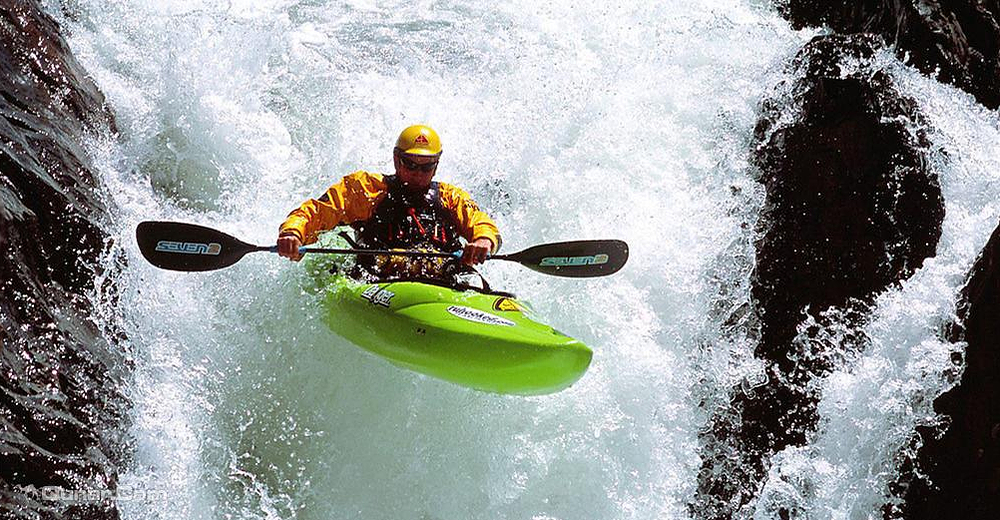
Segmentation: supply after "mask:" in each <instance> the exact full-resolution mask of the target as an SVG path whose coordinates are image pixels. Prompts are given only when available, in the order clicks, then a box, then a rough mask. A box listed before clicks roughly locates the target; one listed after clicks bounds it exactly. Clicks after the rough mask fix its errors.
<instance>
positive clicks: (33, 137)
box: [0, 1, 127, 518]
mask: <svg viewBox="0 0 1000 520" xmlns="http://www.w3.org/2000/svg"><path fill="white" fill-rule="evenodd" d="M113 124H114V123H113V118H112V115H111V113H110V112H109V111H108V110H107V109H106V107H105V104H104V98H103V96H102V95H101V93H100V92H98V90H97V88H96V86H95V85H94V83H93V82H92V81H91V80H90V79H89V78H88V77H87V76H86V74H85V73H84V71H83V69H82V68H81V67H80V65H79V64H78V63H77V62H76V60H75V59H74V58H73V56H72V55H71V53H70V51H69V49H68V47H67V45H66V42H65V41H64V40H63V39H62V37H61V36H60V35H59V27H58V26H57V25H56V24H55V22H54V21H53V20H52V19H51V18H50V17H48V16H47V15H45V14H43V13H42V12H41V9H40V7H39V6H38V5H37V3H36V2H34V1H3V2H0V250H3V251H4V254H3V255H2V258H0V342H2V351H0V517H3V518H11V517H13V518H18V517H20V518H116V517H117V516H118V515H117V511H116V509H115V508H114V506H113V505H111V504H110V503H108V502H103V503H102V502H96V503H76V504H74V503H69V502H61V501H55V500H49V499H47V498H46V495H45V493H44V492H43V491H44V490H46V489H49V490H50V491H51V489H50V488H48V487H49V486H59V487H61V488H65V489H107V488H113V487H114V486H115V485H116V473H115V462H116V461H117V460H119V459H120V458H121V453H122V450H121V443H122V441H121V435H120V433H119V432H120V431H121V428H120V425H121V422H122V418H123V417H124V414H125V410H126V400H125V398H124V396H123V394H122V392H123V382H124V380H125V377H126V375H127V369H126V363H125V361H124V358H123V355H122V353H121V352H120V351H119V349H118V347H117V346H116V345H115V344H113V343H112V341H113V340H114V338H115V337H116V334H117V333H118V332H117V331H116V330H114V329H113V328H109V327H108V326H107V325H105V326H104V328H99V327H98V325H97V322H98V320H97V319H96V316H95V314H96V313H98V312H101V311H99V310H98V308H97V307H96V306H95V301H102V300H104V301H105V303H112V302H109V301H108V300H109V299H111V298H113V286H111V285H105V286H104V287H100V288H95V283H94V280H95V274H96V273H97V265H98V262H99V256H100V255H101V254H102V252H104V251H106V250H107V249H108V245H109V243H108V235H107V234H106V233H105V231H103V228H104V227H105V226H107V225H108V223H109V214H108V212H107V210H106V209H105V205H104V202H103V201H102V200H101V198H100V196H99V193H100V190H99V189H98V186H97V183H96V182H95V180H94V177H93V174H92V166H91V164H90V161H89V159H88V158H87V154H86V153H85V152H84V150H83V148H82V144H81V141H82V140H83V138H84V136H85V135H87V134H88V133H93V132H108V131H112V130H113ZM100 322H101V323H104V324H107V323H109V322H113V320H108V319H107V316H105V317H104V318H103V319H101V320H100ZM109 338H111V339H109ZM49 496H50V497H51V495H49Z"/></svg>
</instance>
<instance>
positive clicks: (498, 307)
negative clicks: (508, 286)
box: [493, 297, 521, 312]
mask: <svg viewBox="0 0 1000 520" xmlns="http://www.w3.org/2000/svg"><path fill="white" fill-rule="evenodd" d="M493 310H495V311H502V312H520V311H521V306H520V305H518V304H517V302H515V301H514V300H511V299H510V298H505V297H500V298H497V299H496V301H494V302H493Z"/></svg>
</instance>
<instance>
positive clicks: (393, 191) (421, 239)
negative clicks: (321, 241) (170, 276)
mask: <svg viewBox="0 0 1000 520" xmlns="http://www.w3.org/2000/svg"><path fill="white" fill-rule="evenodd" d="M392 157H393V165H394V166H395V169H396V175H382V174H379V173H369V172H367V171H363V170H362V171H357V172H354V173H352V174H350V175H348V176H346V177H344V178H343V179H341V181H340V182H338V183H336V184H334V185H333V186H330V189H328V190H327V191H326V193H324V194H323V195H322V196H321V197H320V198H319V199H309V200H307V201H305V202H303V203H302V205H301V206H299V208H298V209H296V210H294V211H292V212H291V213H289V215H288V218H287V219H286V220H285V222H284V223H283V224H281V228H280V230H279V233H278V253H279V254H280V255H281V256H284V257H286V258H289V259H291V260H294V261H298V260H300V259H301V258H302V254H301V253H299V247H300V246H302V245H303V244H311V243H313V242H315V241H316V239H317V235H318V234H319V233H321V232H323V231H327V230H330V229H333V228H334V227H337V226H340V225H345V224H350V225H351V227H353V228H354V231H355V240H356V243H355V244H353V245H356V246H357V247H360V248H365V249H423V250H431V251H445V252H452V251H457V250H459V249H463V251H462V257H461V261H462V264H464V265H466V266H471V265H474V264H479V263H482V262H483V261H484V260H485V259H486V257H487V255H489V254H491V253H494V252H496V250H497V249H499V247H500V242H501V241H500V233H499V231H498V230H497V226H496V224H495V223H494V222H493V220H492V219H490V217H489V215H487V214H486V213H485V212H484V211H482V210H481V209H479V206H478V205H476V203H475V202H474V201H473V200H472V198H471V197H470V196H469V194H468V193H466V192H465V191H462V190H461V189H459V188H457V187H455V186H452V185H450V184H446V183H443V182H434V181H433V180H432V179H433V177H434V174H435V173H436V172H437V166H438V161H439V159H440V158H441V139H440V138H439V137H438V135H437V133H436V132H435V131H434V130H433V129H431V128H430V127H428V126H424V125H414V126H410V127H408V128H406V129H405V130H403V132H402V133H400V134H399V138H398V139H397V140H396V147H395V148H394V149H393V154H392ZM459 237H461V238H464V239H465V240H466V241H467V243H466V244H465V246H464V248H463V246H462V243H461V242H460V241H459ZM393 258H394V259H396V261H395V262H387V261H386V259H385V258H382V259H380V261H375V260H374V259H371V258H370V257H369V258H364V257H361V258H359V260H358V264H359V265H361V266H363V267H365V268H366V269H367V270H369V271H370V272H371V271H377V274H378V275H379V276H399V275H400V274H406V273H409V274H413V269H408V268H407V267H406V266H402V265H400V264H401V263H402V259H401V257H393ZM409 263H410V264H411V265H410V267H412V265H419V271H420V273H419V274H420V275H421V276H429V277H435V278H438V277H442V276H444V273H442V272H441V270H442V268H443V265H444V263H443V262H440V261H438V262H427V261H425V262H412V261H411V262H409Z"/></svg>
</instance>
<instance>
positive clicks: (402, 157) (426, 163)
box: [393, 152, 438, 191]
mask: <svg viewBox="0 0 1000 520" xmlns="http://www.w3.org/2000/svg"><path fill="white" fill-rule="evenodd" d="M437 163H438V157H437V156H426V155H409V154H404V153H399V152H394V153H393V164H395V166H396V175H399V180H401V181H403V185H404V186H406V187H407V188H408V189H410V190H411V191H427V188H430V186H431V179H432V178H434V173H435V172H437Z"/></svg>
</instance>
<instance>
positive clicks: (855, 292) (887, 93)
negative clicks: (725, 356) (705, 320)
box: [692, 35, 944, 520]
mask: <svg viewBox="0 0 1000 520" xmlns="http://www.w3.org/2000/svg"><path fill="white" fill-rule="evenodd" d="M882 46H883V43H882V41H881V39H880V38H879V37H877V36H872V35H852V36H830V37H820V38H817V39H815V40H813V41H812V42H810V43H809V44H808V45H806V46H805V47H804V48H803V49H802V51H801V52H800V53H799V54H798V56H797V57H796V58H795V60H794V62H793V63H792V65H791V75H792V76H793V77H795V78H797V79H796V80H795V82H794V84H793V85H789V86H784V85H783V86H779V88H777V89H776V91H777V92H786V93H788V92H790V94H786V95H782V96H778V97H775V98H772V99H770V100H768V101H767V102H765V103H764V106H763V110H762V117H761V119H760V121H759V123H758V127H757V132H756V143H757V144H756V146H755V150H754V153H753V161H754V164H755V166H756V167H757V170H758V171H759V173H760V177H759V179H758V180H759V181H760V182H761V183H762V184H763V185H764V187H765V190H766V199H765V206H764V209H763V213H762V215H761V217H760V220H759V228H758V235H759V237H760V238H759V240H758V242H757V252H756V265H757V268H756V272H755V275H754V278H753V280H752V295H753V299H754V304H755V306H756V309H757V315H758V318H759V321H760V340H759V343H758V346H757V348H756V352H755V355H756V356H757V357H758V358H760V359H761V360H763V362H764V365H765V367H766V368H765V370H766V376H767V377H766V378H764V380H763V381H761V382H759V384H757V385H755V387H754V388H753V389H752V391H746V389H747V387H746V385H741V386H740V387H738V388H736V389H734V390H733V395H732V401H731V404H730V407H729V408H727V409H723V410H720V411H719V412H718V413H716V415H715V416H714V417H713V419H712V420H711V422H710V425H709V428H708V429H707V430H706V431H705V432H704V434H703V436H702V441H703V445H704V447H705V453H706V454H708V455H709V456H707V457H705V459H704V461H703V467H702V471H701V473H700V475H699V483H698V497H697V499H696V501H695V503H694V504H693V505H692V510H693V512H694V513H695V514H696V515H697V516H698V517H700V518H712V519H719V520H721V519H725V518H732V517H733V516H734V515H735V514H736V511H738V510H739V509H740V508H742V507H744V506H745V505H746V504H748V503H749V502H750V501H751V500H752V499H753V498H754V496H756V494H757V492H758V490H759V489H758V488H759V485H760V484H761V483H762V481H763V480H764V477H765V476H766V473H767V469H768V467H769V465H770V458H771V456H772V455H774V454H775V453H777V452H778V451H780V450H782V449H784V448H786V447H788V446H799V445H803V444H805V442H806V441H807V437H808V435H809V434H810V433H812V432H813V431H814V430H815V428H816V423H817V420H818V416H817V413H816V405H817V402H818V400H819V397H820V396H819V391H818V389H817V388H818V379H819V378H821V377H823V376H825V375H827V374H829V372H830V371H831V370H832V369H833V368H835V367H836V366H837V363H838V361H839V360H841V359H843V358H844V357H845V355H844V354H845V353H846V351H848V350H855V349H863V348H864V345H865V342H866V338H863V337H853V338H849V339H848V340H845V341H844V342H843V343H842V344H840V345H838V346H837V348H839V349H841V351H839V352H830V351H814V350H812V348H813V347H812V346H811V345H813V343H812V342H810V341H808V335H809V334H810V333H812V332H815V331H810V330H808V329H806V330H804V331H800V330H799V328H800V324H802V323H803V322H804V321H805V320H806V318H807V314H808V315H810V316H811V318H812V320H813V321H814V322H815V323H816V324H818V325H822V324H823V323H825V322H829V321H830V320H838V321H841V322H846V323H847V324H848V325H849V328H850V329H856V328H857V327H858V326H859V325H861V323H862V321H863V320H864V319H865V318H866V316H867V315H868V307H869V305H870V303H871V301H872V299H873V298H874V296H876V295H877V294H878V293H879V292H881V291H884V290H885V289H887V288H889V287H891V286H892V285H893V284H895V283H897V282H899V281H900V280H903V279H905V278H906V277H908V276H910V275H911V274H913V272H914V271H915V270H916V269H918V268H919V267H920V266H921V265H922V263H923V261H924V259H926V258H927V257H929V256H933V254H934V252H935V249H936V246H937V241H938V238H939V237H940V234H941V222H942V220H943V218H944V203H943V199H942V196H941V190H940V186H939V184H938V180H937V175H936V174H935V172H934V171H932V170H930V169H929V167H928V164H929V161H928V157H927V154H928V149H927V147H928V143H927V142H926V139H925V137H924V135H923V128H924V126H925V123H924V122H923V119H922V117H921V115H920V113H919V111H918V110H917V108H916V104H915V103H914V102H913V101H912V100H910V99H907V98H905V97H903V96H901V95H900V94H899V92H898V91H897V90H896V88H895V87H894V86H893V84H892V81H891V80H890V79H889V77H888V76H887V75H886V74H885V73H884V72H882V71H880V70H878V69H877V61H876V60H875V58H876V53H877V52H878V51H879V49H881V48H882ZM848 63H849V65H845V64H848ZM790 109H792V110H793V111H795V112H796V113H797V117H795V118H794V120H787V118H783V117H782V116H783V114H786V113H788V111H789V110H790ZM777 513H779V514H780V512H777ZM784 514H788V512H785V513H784Z"/></svg>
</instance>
